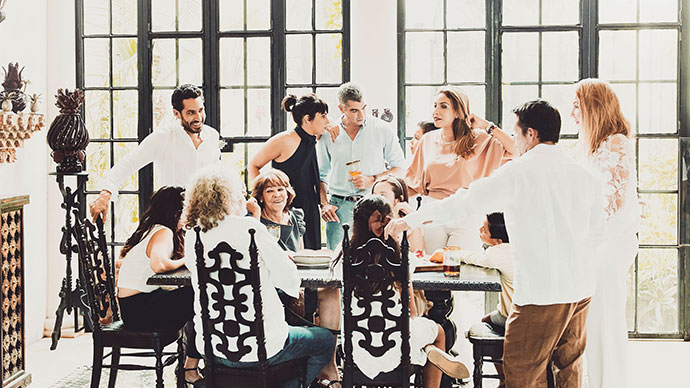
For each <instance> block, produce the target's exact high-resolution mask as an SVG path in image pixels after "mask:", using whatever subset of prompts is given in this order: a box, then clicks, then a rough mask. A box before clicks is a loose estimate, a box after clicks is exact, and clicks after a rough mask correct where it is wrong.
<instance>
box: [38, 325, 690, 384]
mask: <svg viewBox="0 0 690 388" xmlns="http://www.w3.org/2000/svg"><path fill="white" fill-rule="evenodd" d="M49 348H50V339H49V338H44V339H43V340H41V341H39V342H36V343H34V344H33V345H31V346H29V348H28V350H27V361H28V366H29V367H28V369H29V372H30V373H31V374H32V375H33V383H32V384H31V388H50V387H51V386H52V385H53V384H55V383H56V382H58V381H60V380H62V379H63V378H64V377H65V376H68V375H70V374H71V373H72V372H73V371H74V370H75V369H77V368H78V367H80V366H84V365H90V364H91V337H90V336H89V335H88V334H85V335H82V336H80V337H78V338H75V339H70V338H63V339H61V340H60V343H59V346H58V348H57V350H55V351H52V352H51V351H50V349H49ZM628 352H629V355H630V360H631V362H630V374H629V376H630V379H629V382H630V384H629V386H628V388H643V387H644V388H647V387H663V388H667V387H679V388H680V387H688V386H689V383H688V381H690V368H688V366H687V363H688V360H689V359H690V342H680V341H647V340H642V341H640V340H637V341H630V342H629V350H628ZM123 373H137V372H123ZM170 373H172V372H170ZM102 380H103V382H105V381H106V379H105V378H104V379H102ZM121 382H124V381H121ZM118 386H122V385H121V384H118ZM487 386H488V387H491V386H490V385H488V384H485V387H487ZM127 388H139V387H127ZM141 388H149V387H144V386H142V387H141ZM491 388H493V387H491Z"/></svg>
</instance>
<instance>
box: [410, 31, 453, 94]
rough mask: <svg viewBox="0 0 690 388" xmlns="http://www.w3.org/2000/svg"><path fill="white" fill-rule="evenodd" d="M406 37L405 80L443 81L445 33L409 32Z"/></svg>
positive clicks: (416, 81)
mask: <svg viewBox="0 0 690 388" xmlns="http://www.w3.org/2000/svg"><path fill="white" fill-rule="evenodd" d="M405 38H406V39H405V81H406V82H407V83H439V84H440V83H443V81H444V79H443V61H444V58H443V34H442V33H440V32H408V33H406V34H405Z"/></svg>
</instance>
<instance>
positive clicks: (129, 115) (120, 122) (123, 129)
mask: <svg viewBox="0 0 690 388" xmlns="http://www.w3.org/2000/svg"><path fill="white" fill-rule="evenodd" d="M138 112H139V92H138V91H136V90H113V125H114V127H115V131H114V132H113V138H116V139H119V138H131V139H135V138H137V128H138V125H139V122H138V120H139V117H138Z"/></svg>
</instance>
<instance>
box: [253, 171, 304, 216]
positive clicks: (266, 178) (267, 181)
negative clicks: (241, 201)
mask: <svg viewBox="0 0 690 388" xmlns="http://www.w3.org/2000/svg"><path fill="white" fill-rule="evenodd" d="M274 186H280V187H285V191H287V195H288V197H287V204H286V205H285V209H284V211H288V210H289V209H290V205H292V200H293V199H295V190H294V189H293V188H292V186H291V185H290V178H288V176H287V175H286V174H285V173H284V172H282V171H280V170H276V169H270V170H268V171H266V172H264V173H261V174H259V176H257V177H256V178H255V179H254V190H252V197H254V198H256V202H258V203H259V206H261V208H262V209H263V208H264V206H265V204H264V200H263V194H264V190H266V188H268V187H274Z"/></svg>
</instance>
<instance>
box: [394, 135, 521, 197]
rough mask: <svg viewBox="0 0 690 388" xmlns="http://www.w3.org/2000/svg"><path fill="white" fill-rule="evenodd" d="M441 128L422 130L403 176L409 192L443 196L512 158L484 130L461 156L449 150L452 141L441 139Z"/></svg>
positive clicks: (483, 175) (488, 173)
mask: <svg viewBox="0 0 690 388" xmlns="http://www.w3.org/2000/svg"><path fill="white" fill-rule="evenodd" d="M441 132H442V130H437V131H432V132H429V133H426V134H425V135H424V136H422V138H421V139H420V141H419V143H418V144H417V151H416V152H415V154H414V155H413V158H412V162H411V163H410V166H409V167H408V168H407V174H406V176H405V181H406V183H407V186H408V187H409V189H410V194H421V195H427V196H429V197H432V198H435V199H443V198H446V197H448V196H449V195H451V194H454V193H455V192H456V191H458V189H459V188H461V187H462V188H467V186H469V184H470V183H472V182H474V181H475V180H477V179H479V178H482V177H486V176H489V175H491V173H492V172H493V171H494V170H495V169H497V168H498V167H500V166H501V165H503V164H504V163H505V162H507V161H508V160H510V159H512V158H513V155H512V154H511V153H509V152H508V151H506V149H505V148H504V147H503V144H501V142H500V141H498V139H496V138H494V137H493V136H491V135H489V134H487V133H486V132H484V131H478V132H477V133H478V136H477V139H476V147H475V152H474V154H473V155H472V156H470V157H469V158H467V159H464V158H461V157H459V156H457V155H456V154H455V153H454V152H453V144H444V143H443V142H442V141H441Z"/></svg>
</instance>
